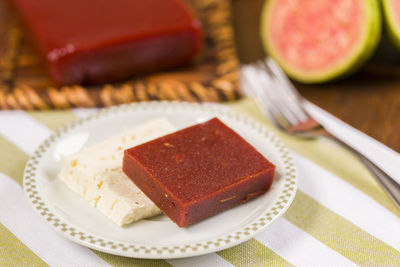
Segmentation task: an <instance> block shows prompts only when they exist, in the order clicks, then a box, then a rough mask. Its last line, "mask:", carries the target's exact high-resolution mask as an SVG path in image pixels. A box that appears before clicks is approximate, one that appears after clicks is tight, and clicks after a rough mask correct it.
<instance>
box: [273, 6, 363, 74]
mask: <svg viewBox="0 0 400 267" xmlns="http://www.w3.org/2000/svg"><path fill="white" fill-rule="evenodd" d="M272 8H273V10H272V11H271V13H270V16H271V17H270V26H269V31H270V38H271V40H270V41H271V43H272V44H273V46H274V49H275V52H277V53H278V54H279V57H280V58H281V59H282V60H284V62H286V64H288V65H289V66H291V67H292V68H296V69H300V70H301V71H304V72H313V71H321V70H323V69H327V68H329V67H331V66H334V65H336V64H337V63H340V61H341V60H343V59H345V58H347V57H348V56H350V55H351V53H352V51H353V49H354V48H356V46H357V44H358V41H359V40H360V39H361V37H362V30H363V22H364V21H365V13H364V12H363V5H362V3H361V0H313V1H304V0H279V1H275V3H273V6H272Z"/></svg>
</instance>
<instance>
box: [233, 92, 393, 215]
mask: <svg viewBox="0 0 400 267" xmlns="http://www.w3.org/2000/svg"><path fill="white" fill-rule="evenodd" d="M227 106H229V107H231V108H233V109H234V110H236V111H237V112H238V113H240V114H243V115H247V116H249V117H252V118H253V119H255V120H257V121H259V122H260V123H262V124H263V125H265V126H266V127H268V129H270V130H271V131H273V132H274V133H275V134H276V135H278V136H279V138H280V139H282V141H283V142H285V144H286V145H287V146H288V147H289V148H290V149H291V150H293V151H296V152H297V153H299V154H301V155H302V156H304V157H306V158H308V159H310V160H311V161H313V162H314V163H316V164H317V165H319V166H321V167H323V168H325V169H327V170H328V171H330V172H332V173H333V174H335V175H336V176H338V177H340V178H342V179H343V180H345V181H346V182H348V183H349V184H351V185H352V186H354V187H356V188H358V189H359V190H361V191H362V192H364V193H365V194H367V195H369V196H370V197H371V198H373V199H375V200H376V201H377V202H379V203H380V204H381V205H382V206H384V207H385V208H387V209H388V210H390V211H391V212H392V213H393V214H395V215H397V216H398V217H400V211H399V209H398V208H397V207H396V205H395V204H394V203H393V202H392V200H391V199H390V198H389V197H388V196H387V194H386V193H384V192H383V190H382V188H381V187H380V186H379V185H378V184H377V183H376V181H375V179H374V178H373V177H372V175H371V174H370V173H369V172H368V170H367V169H366V168H365V166H364V165H363V164H362V163H361V162H359V161H358V160H357V159H356V158H355V157H354V156H353V155H351V154H350V153H349V152H348V151H346V150H345V149H344V148H342V147H341V146H339V145H337V144H334V143H332V142H330V141H328V140H325V139H322V138H321V139H317V140H304V139H300V138H296V137H293V136H290V135H287V134H284V133H282V132H281V131H278V130H277V129H276V127H274V126H273V125H272V124H271V123H270V122H269V121H268V120H267V119H266V118H265V116H264V115H263V114H262V113H261V112H260V110H259V109H258V108H257V105H256V104H255V103H254V101H253V100H251V99H244V100H241V101H239V102H236V103H233V104H227Z"/></svg>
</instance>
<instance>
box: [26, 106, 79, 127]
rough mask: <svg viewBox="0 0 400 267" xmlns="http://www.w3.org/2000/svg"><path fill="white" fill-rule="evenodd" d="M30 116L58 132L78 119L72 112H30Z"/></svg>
mask: <svg viewBox="0 0 400 267" xmlns="http://www.w3.org/2000/svg"><path fill="white" fill-rule="evenodd" d="M28 114H29V115H31V116H32V117H33V118H34V119H36V120H37V121H39V122H41V123H43V124H44V125H46V126H47V127H48V128H50V129H52V130H57V129H58V128H60V127H61V126H64V125H65V124H67V123H70V122H71V121H73V120H75V119H76V116H75V114H74V113H73V112H72V111H71V110H54V111H30V112H28Z"/></svg>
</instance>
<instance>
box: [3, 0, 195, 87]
mask: <svg viewBox="0 0 400 267" xmlns="http://www.w3.org/2000/svg"><path fill="white" fill-rule="evenodd" d="M10 1H11V2H12V4H13V5H14V7H15V8H16V10H17V12H18V13H19V15H20V17H21V18H22V20H23V22H24V23H25V25H26V26H27V28H28V29H29V30H30V33H31V34H32V36H33V39H34V40H35V41H36V44H37V45H38V47H39V49H40V50H41V52H42V54H43V56H44V57H45V60H46V62H47V65H48V68H49V71H50V74H51V76H52V78H53V80H54V81H55V82H56V83H58V84H63V85H71V84H74V83H86V84H91V83H101V82H106V81H114V80H119V79H122V78H126V77H128V76H130V75H132V74H136V73H146V72H152V71H158V70H163V69H166V68H170V67H175V66H179V65H181V64H184V63H187V62H188V61H189V60H190V58H191V57H192V56H193V55H195V54H197V53H199V51H200V49H201V46H202V34H201V29H200V23H199V21H198V20H197V19H196V18H195V17H194V15H193V13H192V12H191V11H190V10H189V9H188V7H187V6H186V5H185V4H184V3H182V2H181V1H180V0H146V1H143V0H113V1H111V0H86V1H80V0H57V1H54V0H40V1H37V0H10Z"/></svg>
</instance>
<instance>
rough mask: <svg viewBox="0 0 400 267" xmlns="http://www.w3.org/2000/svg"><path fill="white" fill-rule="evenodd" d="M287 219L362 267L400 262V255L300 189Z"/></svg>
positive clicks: (287, 213)
mask: <svg viewBox="0 0 400 267" xmlns="http://www.w3.org/2000/svg"><path fill="white" fill-rule="evenodd" d="M284 217H285V219H287V220H288V221H290V222H291V223H293V224H294V225H296V226H297V227H299V228H300V229H302V230H303V231H305V232H307V233H308V234H310V235H312V236H313V237H314V238H316V239H318V240H319V241H321V242H322V243H324V244H325V245H327V246H328V247H330V248H332V249H333V250H335V251H337V252H338V253H340V254H342V255H343V256H345V257H346V258H348V259H349V260H351V261H353V262H355V263H356V264H358V265H363V266H366V265H368V266H390V265H391V264H393V262H399V261H400V252H398V251H397V250H395V249H394V248H392V247H391V246H389V245H387V244H386V243H384V242H383V241H381V240H379V239H377V238H375V237H374V236H372V235H370V234H368V233H367V232H365V231H363V230H362V229H360V228H359V227H357V226H356V225H354V224H353V223H351V222H349V221H348V220H346V219H344V218H342V217H340V216H339V215H337V214H336V213H334V212H332V211H331V210H329V209H328V208H326V207H324V206H322V205H320V204H319V203H318V202H316V201H315V200H313V199H312V198H310V197H309V196H307V195H306V194H304V193H303V192H302V191H300V190H298V191H297V194H296V198H295V200H294V201H293V204H292V205H291V206H290V208H289V209H288V211H287V212H286V213H285V214H284Z"/></svg>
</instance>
